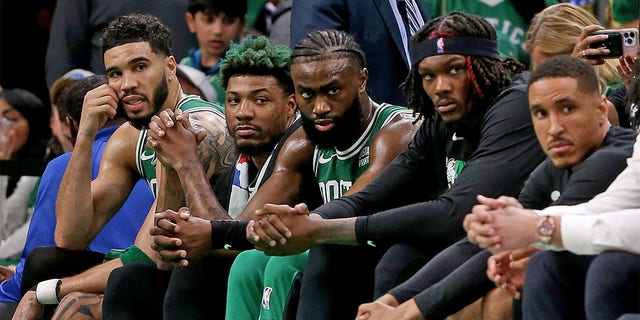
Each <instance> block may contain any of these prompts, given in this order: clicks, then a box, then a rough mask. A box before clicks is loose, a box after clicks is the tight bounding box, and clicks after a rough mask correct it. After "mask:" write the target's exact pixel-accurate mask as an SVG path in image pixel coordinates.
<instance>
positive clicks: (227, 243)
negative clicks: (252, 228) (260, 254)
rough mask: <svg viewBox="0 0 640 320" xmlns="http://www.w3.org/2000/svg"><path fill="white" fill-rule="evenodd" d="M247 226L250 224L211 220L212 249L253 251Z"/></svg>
mask: <svg viewBox="0 0 640 320" xmlns="http://www.w3.org/2000/svg"><path fill="white" fill-rule="evenodd" d="M247 224H248V222H245V221H237V220H211V247H212V249H229V250H247V249H253V248H254V247H253V245H252V244H251V243H250V242H249V241H248V240H247V237H246V231H245V230H246V228H247Z"/></svg>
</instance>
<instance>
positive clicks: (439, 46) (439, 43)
mask: <svg viewBox="0 0 640 320" xmlns="http://www.w3.org/2000/svg"><path fill="white" fill-rule="evenodd" d="M436 52H438V53H444V38H438V41H437V42H436Z"/></svg>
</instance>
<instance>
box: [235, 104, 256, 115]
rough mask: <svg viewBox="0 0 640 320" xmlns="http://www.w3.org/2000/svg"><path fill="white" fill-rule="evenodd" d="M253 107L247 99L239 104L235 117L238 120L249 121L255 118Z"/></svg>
mask: <svg viewBox="0 0 640 320" xmlns="http://www.w3.org/2000/svg"><path fill="white" fill-rule="evenodd" d="M253 115H254V112H253V107H252V105H251V103H250V102H249V101H248V100H247V99H242V100H241V101H240V103H239V104H238V108H237V109H236V112H235V116H236V118H237V119H247V118H251V117H253Z"/></svg>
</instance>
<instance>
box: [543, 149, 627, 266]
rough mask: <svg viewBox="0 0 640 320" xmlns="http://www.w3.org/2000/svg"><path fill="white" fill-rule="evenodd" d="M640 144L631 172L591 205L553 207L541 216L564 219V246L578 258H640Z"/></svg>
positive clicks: (621, 177)
mask: <svg viewBox="0 0 640 320" xmlns="http://www.w3.org/2000/svg"><path fill="white" fill-rule="evenodd" d="M639 180H640V140H638V139H636V143H635V145H634V151H633V156H632V157H631V158H629V159H628V160H627V168H626V169H625V170H624V171H622V173H620V175H618V177H617V178H616V179H615V180H614V181H613V182H612V183H611V185H610V186H609V188H608V189H607V190H606V191H605V192H603V193H601V194H599V195H597V196H596V197H594V198H593V199H592V200H591V201H589V202H586V203H582V204H579V205H575V206H553V207H548V208H546V209H544V210H540V211H538V213H539V214H541V215H562V224H561V228H560V232H561V235H562V242H563V246H564V248H565V249H566V250H569V251H571V252H573V253H576V254H598V253H600V252H603V251H606V250H624V251H629V252H633V253H636V254H640V183H639V182H640V181H639Z"/></svg>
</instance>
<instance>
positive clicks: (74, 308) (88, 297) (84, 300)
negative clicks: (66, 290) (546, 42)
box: [52, 292, 102, 319]
mask: <svg viewBox="0 0 640 320" xmlns="http://www.w3.org/2000/svg"><path fill="white" fill-rule="evenodd" d="M87 317H88V318H90V319H102V295H100V294H93V293H81V292H72V293H70V294H68V295H66V296H65V297H64V298H63V299H62V300H61V301H60V304H58V307H57V308H56V312H55V314H54V315H53V317H52V319H76V318H83V319H86V318H87Z"/></svg>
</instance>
